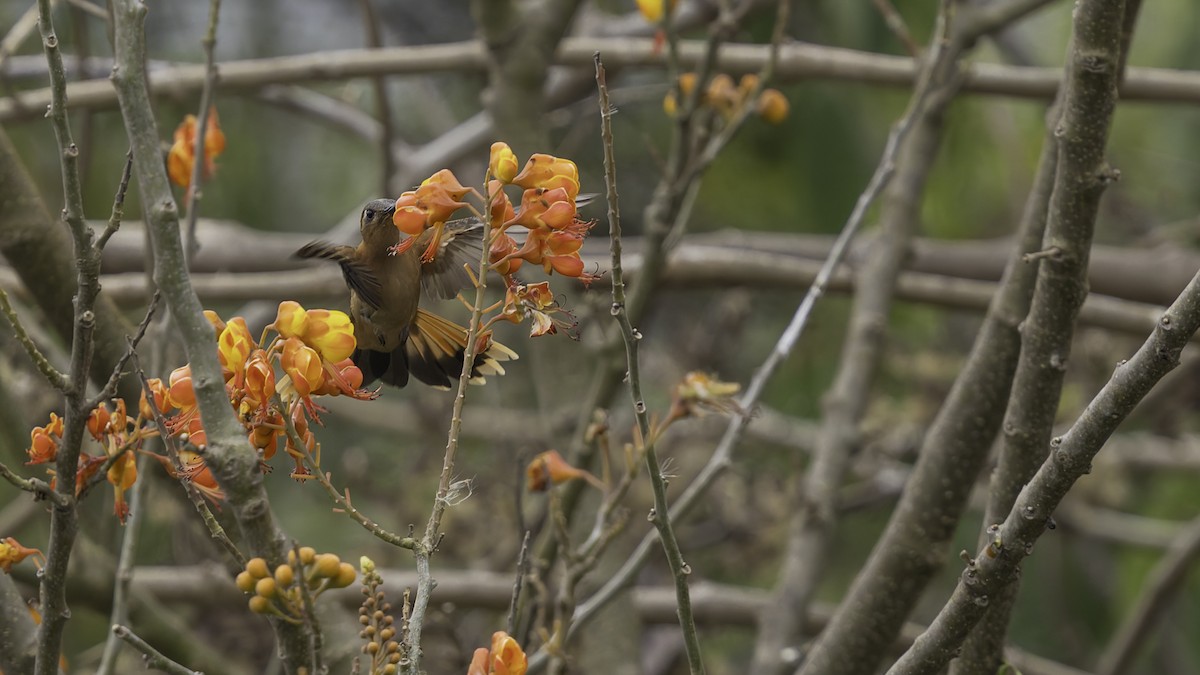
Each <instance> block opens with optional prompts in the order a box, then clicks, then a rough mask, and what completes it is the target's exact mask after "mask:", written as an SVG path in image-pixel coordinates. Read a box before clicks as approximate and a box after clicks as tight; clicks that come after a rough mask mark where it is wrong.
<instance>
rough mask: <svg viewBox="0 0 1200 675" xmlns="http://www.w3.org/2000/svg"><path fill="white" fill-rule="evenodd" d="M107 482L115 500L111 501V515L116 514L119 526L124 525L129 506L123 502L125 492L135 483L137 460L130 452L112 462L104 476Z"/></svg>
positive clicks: (127, 451)
mask: <svg viewBox="0 0 1200 675" xmlns="http://www.w3.org/2000/svg"><path fill="white" fill-rule="evenodd" d="M106 477H107V478H108V482H109V483H112V486H113V491H114V492H115V498H114V500H113V513H115V514H117V518H119V519H120V520H121V524H122V525H124V524H125V519H126V518H127V517H129V504H128V503H126V501H125V491H126V490H128V489H129V488H131V487H133V484H134V482H135V481H137V458H136V457H135V456H134V454H133V451H132V450H126V451H125V453H124V455H123V456H122V457H121V458H120V459H118V460H117V461H116V462H113V465H112V466H110V467H109V468H108V474H107V476H106Z"/></svg>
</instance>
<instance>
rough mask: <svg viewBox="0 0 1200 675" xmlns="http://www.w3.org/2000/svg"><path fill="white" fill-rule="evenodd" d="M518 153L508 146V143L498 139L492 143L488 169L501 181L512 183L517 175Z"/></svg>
mask: <svg viewBox="0 0 1200 675" xmlns="http://www.w3.org/2000/svg"><path fill="white" fill-rule="evenodd" d="M517 167H518V164H517V155H516V153H514V152H513V151H512V148H510V147H508V143H503V142H500V141H497V142H495V143H492V151H491V155H490V156H489V158H488V171H489V172H490V173H491V174H492V177H493V178H495V179H496V180H498V181H500V182H501V183H511V182H512V181H513V179H514V178H516V177H517Z"/></svg>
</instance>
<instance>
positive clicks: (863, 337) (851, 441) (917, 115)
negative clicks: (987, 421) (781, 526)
mask: <svg viewBox="0 0 1200 675" xmlns="http://www.w3.org/2000/svg"><path fill="white" fill-rule="evenodd" d="M949 7H950V5H943V8H942V9H943V11H942V12H941V13H940V14H939V16H938V20H937V25H936V26H935V28H934V31H933V38H932V40H931V44H930V47H929V51H928V56H927V58H926V60H925V64H926V65H925V67H924V68H923V70H922V71H921V73H920V76H919V78H918V83H917V87H916V89H915V91H914V92H913V96H912V101H911V103H910V105H909V110H908V111H907V112H906V116H907V117H908V118H909V120H910V121H909V122H908V124H910V125H911V127H912V129H911V131H910V133H909V134H908V135H907V136H906V137H905V139H904V142H903V143H902V144H901V146H900V148H899V151H898V153H897V159H896V161H897V167H896V175H895V177H894V178H893V180H892V181H891V183H890V185H889V186H888V189H887V191H886V192H885V193H884V198H883V203H882V206H881V211H880V221H881V222H880V226H879V227H880V233H879V235H878V236H877V237H876V238H875V239H874V240H873V242H872V245H871V248H870V249H869V251H868V253H867V257H866V260H865V264H864V265H863V267H862V268H861V271H860V272H859V274H858V278H857V280H856V283H855V301H854V306H853V308H852V310H851V317H850V324H849V328H848V331H847V335H846V339H845V342H844V345H843V348H842V357H841V361H840V363H839V367H838V372H837V375H836V376H835V378H834V382H833V385H832V386H831V388H830V390H829V391H828V392H827V393H826V394H825V398H824V400H823V402H822V408H823V416H822V424H821V431H820V435H819V437H818V442H817V451H816V454H815V456H814V457H813V461H812V463H811V464H810V466H809V468H808V470H807V471H806V472H804V473H803V474H802V478H801V479H800V481H799V482H798V484H797V485H795V486H794V488H793V490H794V493H793V498H794V499H795V500H797V502H798V503H797V504H796V505H795V507H794V508H793V514H794V515H793V516H792V520H791V523H790V526H789V530H788V542H787V546H786V549H785V552H784V558H783V563H782V569H781V571H780V578H779V581H778V582H777V583H776V586H775V593H774V602H773V604H772V605H771V608H770V610H769V611H768V612H767V613H765V614H764V616H763V622H762V627H761V629H760V630H759V635H758V640H757V642H756V644H755V654H754V663H755V666H754V670H755V671H756V672H769V673H782V672H785V671H786V670H787V669H789V668H794V667H795V663H794V662H789V661H788V660H787V659H785V658H784V657H783V655H784V654H785V648H786V647H787V646H789V645H791V644H794V642H795V641H797V640H798V639H799V637H800V636H799V633H800V625H801V621H802V619H803V617H804V615H805V613H806V610H807V606H808V604H809V602H810V601H811V599H812V596H813V593H814V592H815V590H816V588H817V584H818V583H819V581H820V577H821V575H822V573H823V571H824V567H825V559H826V554H827V552H828V547H829V544H830V541H831V539H832V536H833V533H834V531H835V529H836V508H835V505H836V500H837V492H838V488H839V487H840V485H841V483H842V480H843V478H844V476H845V473H846V471H847V469H848V468H849V466H850V458H851V456H852V454H853V450H854V448H855V447H856V446H857V445H858V430H859V426H860V424H861V423H862V420H863V417H864V416H865V415H866V412H867V405H868V402H869V401H870V393H871V388H872V385H873V384H874V381H875V375H876V373H877V371H878V367H879V363H880V361H881V359H882V355H883V347H884V343H885V334H886V327H887V323H888V315H889V313H890V309H891V305H892V300H893V298H894V296H895V292H896V287H897V284H896V281H897V278H898V276H899V274H900V271H901V268H902V266H903V264H904V261H905V259H906V258H907V257H908V255H909V250H910V246H911V241H912V238H913V236H914V235H915V233H916V229H917V223H918V221H919V215H920V214H919V212H920V207H921V196H922V194H923V193H924V189H925V184H926V182H927V180H928V178H929V173H930V171H931V169H932V167H933V165H934V162H935V159H936V157H937V153H938V148H939V146H940V144H941V138H942V135H943V126H944V125H943V120H944V117H945V112H946V110H947V108H948V107H949V106H950V104H951V102H952V101H953V100H954V97H955V95H956V94H957V92H958V90H959V88H960V86H961V83H962V73H961V70H960V68H961V66H960V62H961V60H962V59H963V58H964V57H965V56H966V55H967V54H968V53H969V51H970V48H971V46H972V44H973V43H974V36H973V35H972V34H971V33H970V24H969V23H968V24H967V25H968V27H967V28H966V29H964V27H963V26H962V25H961V24H958V23H956V22H955V21H954V20H952V17H951V16H950V15H949V14H950V12H949ZM962 18H969V14H964V15H963V16H962ZM789 653H790V652H789Z"/></svg>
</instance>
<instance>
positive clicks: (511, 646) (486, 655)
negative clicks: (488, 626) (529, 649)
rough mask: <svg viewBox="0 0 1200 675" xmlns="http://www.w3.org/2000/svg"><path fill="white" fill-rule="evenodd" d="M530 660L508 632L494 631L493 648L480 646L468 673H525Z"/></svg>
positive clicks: (513, 674) (497, 674)
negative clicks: (527, 659)
mask: <svg viewBox="0 0 1200 675" xmlns="http://www.w3.org/2000/svg"><path fill="white" fill-rule="evenodd" d="M527 667H528V662H527V661H526V659H525V651H524V650H522V649H521V645H519V644H517V641H516V640H515V639H513V637H512V636H511V635H509V634H508V633H506V632H504V631H502V630H498V631H496V632H495V633H492V646H491V649H488V648H486V647H480V648H479V649H476V650H475V654H474V655H473V656H472V657H471V665H470V666H469V667H468V668H467V675H525V669H526V668H527Z"/></svg>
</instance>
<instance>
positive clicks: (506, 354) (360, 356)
mask: <svg viewBox="0 0 1200 675" xmlns="http://www.w3.org/2000/svg"><path fill="white" fill-rule="evenodd" d="M466 349H467V330H466V329H465V328H463V327H462V326H459V325H458V324H456V323H453V322H451V321H447V320H446V319H443V318H442V317H440V316H438V315H436V314H431V313H429V312H426V311H425V310H423V309H418V310H417V317H416V320H415V321H414V322H413V325H412V326H411V327H410V329H409V333H408V339H407V340H405V341H404V344H403V345H402V346H400V347H398V348H396V349H395V350H393V351H392V352H391V353H387V352H377V351H370V350H356V351H355V353H354V357H353V358H354V363H355V365H357V366H358V367H359V369H360V370H361V371H362V373H363V384H364V386H365V385H367V384H370V383H371V382H374V381H375V380H376V379H378V380H381V381H382V382H383V383H384V384H390V385H392V386H396V387H403V386H404V385H406V384H408V377H409V374H411V375H412V376H413V377H415V378H417V379H418V380H420V381H421V382H424V383H425V384H427V385H429V386H431V387H435V388H438V389H449V388H450V387H451V385H452V384H453V383H454V382H455V381H456V380H458V376H459V375H460V374H461V373H462V366H463V355H464V354H465V352H466ZM517 358H519V357H518V356H517V353H516V352H514V351H513V350H511V349H509V348H508V347H506V346H504V345H502V344H500V343H499V342H496V341H492V342H491V343H490V344H489V345H488V348H487V350H486V351H485V352H483V353H482V354H476V355H475V364H474V367H473V368H472V370H471V380H470V382H471V384H483V383H484V382H485V381H486V377H487V376H488V375H503V374H504V366H503V365H501V362H502V361H511V360H515V359H517Z"/></svg>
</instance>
